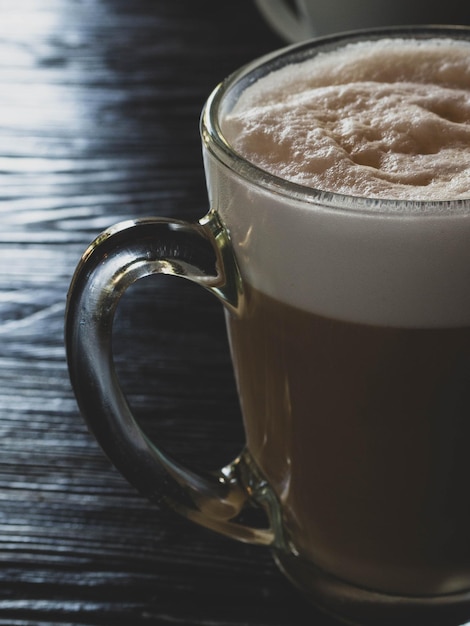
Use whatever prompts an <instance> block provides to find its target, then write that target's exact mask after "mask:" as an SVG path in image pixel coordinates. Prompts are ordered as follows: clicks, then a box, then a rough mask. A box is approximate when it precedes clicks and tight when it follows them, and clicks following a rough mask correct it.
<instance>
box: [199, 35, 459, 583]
mask: <svg viewBox="0 0 470 626" xmlns="http://www.w3.org/2000/svg"><path fill="white" fill-rule="evenodd" d="M469 58H470V45H469V44H468V43H466V42H453V41H450V40H447V39H444V40H438V39H431V40H423V41H417V40H413V39H412V40H411V41H406V42H405V40H401V39H400V40H388V39H387V40H379V41H378V42H372V43H371V42H366V43H359V44H356V43H355V44H351V45H348V46H347V47H346V48H344V49H343V48H340V49H339V50H338V51H332V52H326V53H323V54H322V55H319V56H317V57H313V59H311V60H310V61H305V62H304V63H300V64H298V63H295V64H291V65H288V66H287V67H285V68H283V69H281V70H279V71H275V72H273V73H271V74H268V75H267V76H266V77H264V78H261V79H260V80H259V81H257V82H254V84H252V85H251V86H249V87H248V88H247V89H246V90H245V91H244V92H243V93H242V95H241V96H240V97H239V99H238V101H237V103H236V104H235V106H234V107H233V108H232V109H231V110H230V111H228V112H226V114H225V116H224V118H223V119H222V120H221V127H222V129H223V132H224V134H225V136H226V138H228V140H229V141H230V142H231V144H233V145H234V146H235V149H236V150H237V151H238V152H239V153H241V154H242V155H243V156H244V158H246V159H248V160H249V161H251V162H253V163H255V164H256V165H258V166H259V167H261V168H262V169H265V170H266V171H269V172H270V173H273V174H275V175H276V176H278V177H282V178H284V179H286V180H289V181H292V182H296V183H301V184H303V185H310V186H313V187H315V188H317V189H320V190H323V191H325V192H327V193H324V194H321V193H319V194H318V196H316V197H315V198H313V199H312V200H311V206H310V207H308V206H307V207H306V206H305V204H303V203H302V202H298V201H297V200H296V197H295V193H294V191H292V193H291V195H290V196H289V197H287V194H283V193H282V192H281V193H274V194H273V193H269V192H267V191H266V190H264V189H262V188H258V187H254V186H250V185H249V184H240V181H239V179H238V178H237V177H236V176H233V175H232V173H231V172H230V171H224V170H221V169H220V168H217V172H214V171H213V164H212V163H211V162H210V160H209V159H208V161H207V163H206V167H207V171H208V178H209V181H213V182H212V184H211V186H212V187H214V186H216V185H217V187H218V195H219V204H220V207H219V210H220V213H221V215H222V217H223V218H224V217H225V216H226V220H227V222H228V223H229V226H230V231H231V233H232V235H233V242H234V247H235V253H236V255H237V259H238V261H239V264H240V269H241V272H242V276H243V278H244V286H245V303H246V304H245V306H246V308H245V310H244V312H243V314H242V315H241V316H240V317H236V316H232V315H227V323H228V330H229V336H230V342H231V347H232V353H233V360H234V365H235V372H236V377H237V381H238V386H239V393H240V399H241V405H242V410H243V413H244V420H245V428H246V432H247V442H248V449H249V451H250V453H251V455H252V456H253V458H254V460H255V462H256V463H257V465H258V466H259V468H260V469H261V471H262V473H263V474H264V475H265V476H266V478H267V480H268V482H269V483H270V484H271V486H272V487H273V489H274V491H275V493H276V496H277V497H278V499H279V501H280V503H281V508H282V511H283V516H284V525H285V529H286V532H287V535H288V538H289V541H290V542H291V543H292V546H293V551H294V552H296V553H298V554H299V555H300V556H301V557H303V558H305V559H306V560H308V561H310V562H313V563H315V564H316V565H318V566H319V567H320V568H323V569H324V570H325V571H326V572H329V573H332V574H334V575H336V576H337V577H338V578H341V579H343V580H346V581H348V582H351V583H353V584H356V585H359V586H362V587H366V588H370V589H376V590H383V591H386V592H390V593H399V594H404V595H415V594H418V595H428V594H445V593H452V592H456V591H460V590H463V589H468V588H470V541H469V535H468V528H469V523H470V505H469V504H468V502H467V499H466V496H465V491H466V486H467V481H468V477H469V475H470V461H468V460H467V457H468V455H466V442H467V441H468V437H469V435H470V424H469V420H468V416H469V415H470V289H469V288H468V275H469V268H470V250H469V246H468V242H469V241H470V202H468V201H466V199H467V200H468V199H470V149H469V139H470V69H469V68H470V66H469V63H468V59H469ZM429 76H431V84H429ZM345 79H347V80H345ZM280 85H281V86H280ZM299 85H300V87H301V88H299ZM295 91H297V93H296V94H295V95H293V92H295ZM279 94H281V96H279ZM312 101H313V102H314V105H312ZM338 103H340V104H341V107H339V108H337V107H338ZM312 110H313V112H314V114H313V115H312ZM299 111H300V113H301V114H300V115H299ZM346 113H349V114H351V116H350V117H349V118H347V116H346ZM286 120H287V121H286ZM382 123H383V124H382ZM304 124H307V128H305V126H303V125H304ZM381 124H382V126H381ZM319 164H320V165H319ZM320 166H321V167H320ZM215 180H216V181H217V183H215V182H214V181H215ZM273 184H274V183H273ZM331 191H332V192H336V193H341V194H346V195H344V196H341V197H340V196H330V195H328V192H331ZM364 196H366V197H369V200H364V198H363V197H364ZM220 197H221V198H222V201H220ZM371 198H372V199H373V200H371ZM415 201H416V202H415ZM435 201H437V203H438V206H437V205H436V203H435ZM254 213H256V219H254V215H253V214H254Z"/></svg>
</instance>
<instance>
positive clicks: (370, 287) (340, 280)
mask: <svg viewBox="0 0 470 626" xmlns="http://www.w3.org/2000/svg"><path fill="white" fill-rule="evenodd" d="M469 59H470V43H467V42H453V41H451V40H445V41H441V40H437V39H436V40H430V41H427V40H426V41H417V40H411V41H409V40H398V41H397V40H382V41H379V42H372V43H360V44H352V45H350V46H349V45H348V46H347V47H345V48H341V49H339V50H337V51H334V52H328V53H325V54H320V55H318V56H317V57H315V58H314V59H312V60H311V61H306V62H305V63H303V64H301V65H298V66H292V65H290V66H288V67H285V68H284V69H282V70H280V71H278V72H275V73H273V74H270V75H268V76H266V77H264V78H262V79H260V80H259V81H258V82H257V83H255V84H254V85H253V86H252V87H250V88H248V89H247V90H246V91H245V92H244V93H243V94H242V95H241V97H240V99H239V101H238V102H237V103H236V105H235V106H234V108H233V110H232V111H230V112H229V115H228V116H227V117H226V119H224V120H221V124H222V129H223V132H224V134H225V135H226V137H228V139H229V140H230V142H231V143H232V144H233V145H234V146H235V147H236V149H237V150H239V151H241V152H242V153H245V155H246V156H247V158H248V159H250V160H252V161H254V162H257V163H261V167H264V168H266V169H269V170H270V171H273V170H274V172H275V173H277V174H278V175H281V176H283V177H285V178H289V179H291V180H294V181H297V182H301V183H303V184H314V185H315V186H316V185H317V182H318V180H320V178H321V180H323V181H326V183H325V186H326V187H327V188H330V189H332V190H333V191H336V192H338V191H343V192H344V193H352V191H353V190H354V192H355V193H356V194H357V195H363V194H365V195H367V196H373V197H377V198H379V199H376V200H370V201H368V204H367V208H368V210H367V211H363V210H362V209H363V208H364V203H363V202H362V201H357V199H356V203H355V202H354V197H351V207H350V209H345V210H343V209H341V208H338V207H337V206H334V203H333V206H332V205H331V203H328V202H323V201H322V200H321V198H319V199H318V201H317V202H314V203H308V202H302V201H300V200H298V199H296V197H294V196H292V197H288V196H287V195H281V194H278V193H273V192H271V191H269V189H265V188H263V187H262V186H261V185H252V184H250V183H249V181H247V179H245V178H243V177H241V176H239V175H238V174H236V173H235V172H233V171H231V170H230V169H229V168H226V167H224V166H222V165H221V164H220V163H219V162H218V160H217V159H216V158H213V156H212V155H211V154H210V152H208V151H206V154H205V158H206V170H207V175H208V180H209V190H210V193H211V194H212V195H213V196H214V197H213V198H211V201H212V205H213V206H215V207H216V208H217V210H218V211H219V212H220V214H221V217H222V219H223V221H224V222H225V224H226V225H227V227H228V229H229V231H230V235H231V238H232V242H233V246H234V249H235V253H236V255H237V258H238V261H239V264H240V268H241V272H242V275H243V277H244V279H245V280H247V281H248V282H249V283H251V284H252V285H253V287H254V288H256V289H259V290H260V291H262V292H264V293H266V294H267V295H269V296H271V297H274V298H277V299H279V300H281V301H284V302H286V303H289V304H291V305H292V306H296V307H299V308H302V309H304V310H307V311H311V312H314V313H317V314H319V315H324V316H328V317H334V318H337V319H342V320H349V321H352V322H359V323H367V324H375V325H389V326H399V327H428V328H432V327H451V326H453V327H456V326H468V325H469V324H470V289H469V285H470V280H469V279H470V245H469V242H470V201H469V202H468V203H462V202H461V201H460V202H457V204H458V207H459V208H458V210H455V211H454V210H453V208H455V206H456V203H455V202H449V203H448V204H447V205H446V204H442V208H443V211H442V212H441V213H436V212H435V211H424V214H422V213H421V212H420V211H421V209H422V208H423V206H424V207H425V208H429V206H430V205H422V204H420V203H417V204H416V211H411V210H410V206H411V205H410V203H403V202H401V203H400V201H397V202H396V203H395V202H392V204H393V207H394V209H395V210H394V211H389V210H383V209H384V205H386V206H387V207H389V208H390V202H389V201H386V202H385V201H384V200H382V199H380V198H382V197H386V198H388V197H389V194H390V193H391V192H392V193H391V197H392V198H396V197H397V196H398V197H399V198H401V199H405V200H409V199H410V198H411V199H419V198H421V199H423V198H424V199H430V200H438V199H439V198H445V199H451V198H454V199H458V198H462V197H464V198H469V197H470V179H469V175H470V160H469V159H470V148H469V146H470V134H469V133H470V130H469V124H470V101H469V98H470V63H469ZM259 159H261V161H259ZM315 177H318V178H315ZM312 178H313V180H314V182H313V183H312ZM358 203H359V205H360V207H359V208H358V207H357V204H358ZM361 207H362V209H361ZM400 207H401V208H402V209H403V212H402V213H400V210H399V209H400ZM343 208H344V207H343Z"/></svg>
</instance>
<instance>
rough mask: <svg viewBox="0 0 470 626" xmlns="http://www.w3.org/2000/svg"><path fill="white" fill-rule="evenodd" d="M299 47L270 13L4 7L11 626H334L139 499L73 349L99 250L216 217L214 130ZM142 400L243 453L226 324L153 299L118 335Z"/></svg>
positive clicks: (175, 429)
mask: <svg viewBox="0 0 470 626" xmlns="http://www.w3.org/2000/svg"><path fill="white" fill-rule="evenodd" d="M281 45H283V42H282V41H281V40H280V39H279V38H278V37H277V36H276V35H275V34H274V33H272V32H271V31H270V30H269V28H268V26H267V25H266V24H265V23H264V22H263V20H262V18H261V17H260V15H259V14H258V12H257V10H256V9H255V7H254V5H253V3H252V2H251V0H239V1H237V2H224V1H222V2H221V1H220V0H171V1H158V0H130V1H129V0H14V1H13V0H12V1H11V2H10V1H9V0H2V1H1V2H0V432H1V436H0V624H5V625H8V626H20V625H21V626H29V625H35V626H43V625H46V624H47V625H49V624H61V625H63V626H65V625H67V626H79V625H82V624H83V625H85V624H87V625H96V626H98V625H110V626H111V625H112V626H114V625H116V626H119V625H124V624H125V625H130V626H139V625H143V624H156V625H160V624H161V625H168V626H175V625H178V626H181V625H191V626H199V625H200V626H203V625H205V626H242V625H243V626H255V625H256V626H261V625H265V626H296V625H299V626H303V625H307V624H308V625H310V624H314V625H318V626H321V625H326V624H328V623H329V622H328V620H327V619H326V618H323V617H321V616H320V615H318V614H317V613H316V611H315V610H314V609H312V608H310V607H309V606H308V605H307V604H306V603H305V602H304V601H303V599H302V598H301V597H300V595H298V594H297V592H296V591H294V590H293V589H292V588H291V587H290V586H289V584H288V583H287V582H286V581H285V580H284V578H283V577H282V576H281V574H280V573H279V572H278V571H277V569H276V567H275V566H274V564H273V562H272V560H271V556H270V554H269V552H268V551H267V550H264V549H262V548H258V547H254V546H248V545H244V544H239V543H236V542H233V541H230V540H228V539H225V538H223V537H219V536H217V535H215V534H212V533H211V532H209V531H206V530H204V529H201V528H199V527H197V526H195V525H193V524H191V523H190V522H188V521H186V520H185V519H182V518H179V517H177V516H176V515H174V514H172V513H170V512H168V511H166V510H160V509H159V508H158V507H157V506H156V505H152V504H150V503H149V502H147V501H146V500H145V499H144V498H142V497H141V496H139V494H137V493H136V492H135V491H134V489H133V488H132V487H130V486H129V485H128V484H127V483H126V481H125V480H124V479H123V478H121V476H120V475H119V474H118V473H117V471H116V470H115V469H114V468H113V467H112V466H111V464H110V463H109V462H108V460H107V459H106V458H105V456H104V454H103V453H102V451H101V449H100V448H99V447H98V445H97V444H96V443H95V441H94V439H93V438H92V436H91V435H90V434H89V433H88V431H87V429H86V427H85V425H84V423H83V420H82V419H81V417H80V415H79V413H78V409H77V406H76V402H75V399H74V397H73V394H72V391H71V387H70V383H69V378H68V373H67V368H66V363H65V353H64V346H63V316H64V310H65V299H66V292H67V288H68V285H69V282H70V279H71V276H72V273H73V270H74V267H75V265H76V263H77V262H78V259H79V257H80V255H81V253H82V252H83V250H84V249H85V247H86V246H87V244H88V243H89V242H90V241H91V240H92V239H93V238H94V237H95V236H96V235H98V234H99V233H100V232H101V231H102V230H103V229H104V228H105V227H107V226H108V225H110V224H113V223H114V222H117V221H120V220H122V219H125V218H135V217H141V216H148V215H161V216H168V217H175V218H180V219H186V220H197V219H198V218H200V217H202V216H203V215H204V213H205V212H206V210H207V208H208V207H207V200H206V190H205V182H204V175H203V168H202V160H201V149H200V141H199V131H198V124H199V115H200V111H201V108H202V106H203V104H204V101H205V99H206V97H207V96H208V94H209V92H210V91H211V90H212V88H213V87H214V86H215V85H216V84H217V83H218V82H219V81H220V80H221V79H222V78H224V77H225V76H226V75H227V74H228V73H230V72H231V71H232V70H235V69H236V68H238V67H239V66H240V65H242V64H243V63H245V62H247V61H249V60H251V59H252V58H254V57H257V56H259V55H260V54H263V53H265V52H268V51H270V50H272V49H274V48H277V47H280V46H281ZM115 345H116V360H117V362H118V365H119V372H120V376H121V379H122V383H123V386H124V387H125V389H126V390H127V392H128V393H129V397H130V399H131V402H132V405H133V407H134V409H135V412H136V414H137V415H138V416H139V418H140V419H141V420H142V421H143V422H145V425H146V428H148V429H149V431H151V432H152V433H153V434H154V435H155V436H157V437H158V438H159V441H160V442H161V444H162V445H163V446H164V447H165V448H166V449H167V450H169V451H171V452H172V453H173V454H175V455H177V456H178V457H179V458H180V459H181V460H183V461H184V462H186V463H188V464H190V465H192V466H194V467H206V468H217V467H219V466H220V465H223V464H226V463H227V462H228V461H229V460H231V459H232V458H233V457H234V456H235V455H236V454H237V453H238V452H239V450H240V448H241V446H242V443H243V434H242V430H241V420H240V417H239V409H238V404H237V398H236V393H235V386H234V382H233V376H232V371H231V366H230V360H229V354H228V347H227V343H226V339H225V330H224V321H223V316H222V311H221V308H220V305H219V304H218V303H217V302H216V300H215V299H214V298H212V297H211V296H209V295H208V294H207V293H205V292H204V291H203V290H202V289H199V288H197V287H195V286H194V285H192V284H190V283H187V282H185V281H182V280H176V279H163V278H162V279H161V280H158V279H157V280H155V279H153V280H152V279H146V280H144V281H142V283H140V284H139V285H137V286H135V287H133V288H132V289H131V290H130V292H129V293H128V294H127V295H126V297H125V298H124V301H123V302H122V306H121V308H120V310H119V314H118V319H117V323H116V342H115Z"/></svg>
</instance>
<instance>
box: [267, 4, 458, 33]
mask: <svg viewBox="0 0 470 626" xmlns="http://www.w3.org/2000/svg"><path fill="white" fill-rule="evenodd" d="M255 3H256V5H257V7H258V9H259V10H260V11H261V13H262V14H263V16H264V18H265V19H266V21H267V22H268V23H269V24H270V26H271V27H272V28H273V29H274V30H275V31H276V32H277V33H278V34H279V35H281V37H283V39H285V40H286V41H288V42H297V41H303V40H304V39H309V38H311V37H316V36H319V35H324V34H328V33H334V32H341V31H347V30H351V29H358V28H369V27H374V26H400V25H407V24H422V23H427V24H470V9H469V6H468V5H467V3H466V2H465V1H463V0H446V2H428V3H426V5H423V4H422V3H421V2H413V0H411V1H410V0H387V1H385V0H327V1H326V2H323V1H322V0H255Z"/></svg>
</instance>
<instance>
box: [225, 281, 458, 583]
mask: <svg viewBox="0 0 470 626" xmlns="http://www.w3.org/2000/svg"><path fill="white" fill-rule="evenodd" d="M246 297H247V310H246V314H245V316H243V318H241V319H238V320H237V319H236V318H233V317H231V318H229V324H228V325H229V332H230V336H231V345H232V349H233V359H234V364H235V369H236V372H237V378H238V385H239V389H240V399H241V406H242V410H243V413H244V418H245V428H246V433H247V443H248V448H249V450H250V452H251V454H252V456H253V458H254V459H255V461H256V462H257V464H258V466H259V467H260V468H261V470H262V472H263V473H264V475H265V476H267V477H268V479H269V482H270V484H271V486H272V487H273V489H274V490H275V492H276V494H277V496H278V498H279V500H280V502H281V505H282V509H283V511H284V523H285V527H286V529H287V533H288V537H289V540H290V541H291V543H292V545H293V547H294V549H295V550H296V551H297V552H298V553H299V555H300V556H301V557H304V558H307V559H308V560H310V561H312V562H314V563H316V564H317V565H318V566H319V567H321V568H324V570H325V571H327V572H330V573H334V574H335V575H337V576H338V577H340V578H342V579H344V580H347V581H353V582H355V583H356V584H359V585H361V586H365V587H368V588H372V589H385V590H388V591H389V592H393V593H403V594H428V593H451V592H454V591H457V590H460V589H465V588H468V587H469V586H470V542H469V541H468V528H469V527H470V502H469V500H468V498H467V497H466V496H465V493H466V490H467V484H468V477H469V476H470V457H469V455H468V452H467V448H468V441H469V437H470V420H469V419H468V416H469V415H470V328H450V329H446V328H439V329H410V328H392V327H380V326H369V325H364V324H357V323H348V322H344V321H338V320H334V319H328V318H323V317H320V316H316V315H314V314H312V313H309V312H306V311H302V310H300V309H295V308H293V307H291V306H289V305H288V304H285V303H281V302H279V301H276V300H273V299H272V298H269V297H268V296H266V295H264V294H262V293H260V292H259V291H252V290H250V291H249V292H248V293H247V294H246Z"/></svg>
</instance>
